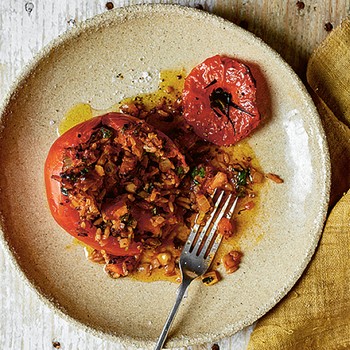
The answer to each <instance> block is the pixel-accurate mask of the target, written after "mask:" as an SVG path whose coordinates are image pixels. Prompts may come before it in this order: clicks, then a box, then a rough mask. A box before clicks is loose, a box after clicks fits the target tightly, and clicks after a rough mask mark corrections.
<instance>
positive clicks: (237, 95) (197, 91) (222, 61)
mask: <svg viewBox="0 0 350 350" xmlns="http://www.w3.org/2000/svg"><path fill="white" fill-rule="evenodd" d="M182 97H183V108H184V114H183V115H184V117H185V119H186V120H187V122H188V123H189V124H190V125H191V126H192V127H193V129H194V132H195V133H196V134H197V135H198V136H199V137H201V138H203V139H205V140H207V141H210V142H212V143H214V144H216V145H219V146H228V145H231V144H234V143H237V142H238V141H239V140H241V139H243V138H245V137H246V136H248V134H249V133H250V132H251V131H252V130H253V129H255V128H256V127H257V126H258V124H259V122H260V114H259V111H258V108H257V102H256V86H255V80H254V78H253V76H252V74H251V72H250V69H249V68H248V66H246V65H245V64H243V63H241V62H238V61H236V60H234V59H232V58H229V57H222V56H220V55H216V56H213V57H210V58H207V59H206V60H205V61H203V62H202V63H200V64H199V65H197V66H196V67H195V68H194V69H193V70H192V71H191V72H190V74H189V75H188V76H187V78H186V80H185V85H184V90H183V95H182Z"/></svg>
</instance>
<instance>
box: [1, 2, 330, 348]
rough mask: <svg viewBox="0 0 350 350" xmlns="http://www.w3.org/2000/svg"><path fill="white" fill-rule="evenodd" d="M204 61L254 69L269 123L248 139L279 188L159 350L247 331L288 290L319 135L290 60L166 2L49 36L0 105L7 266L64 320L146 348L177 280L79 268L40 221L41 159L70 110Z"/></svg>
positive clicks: (319, 170)
mask: <svg viewBox="0 0 350 350" xmlns="http://www.w3.org/2000/svg"><path fill="white" fill-rule="evenodd" d="M214 54H225V55H229V56H232V57H236V58H238V59H240V60H242V61H244V62H245V63H247V64H248V65H249V66H250V67H251V69H252V72H253V74H254V75H255V77H256V80H257V86H258V100H259V104H260V106H259V108H260V110H261V113H262V114H263V116H264V120H265V121H264V123H263V125H262V126H261V127H260V128H259V129H258V130H257V131H256V132H254V134H253V135H252V136H251V137H250V138H249V140H248V142H249V144H250V146H251V147H252V148H253V150H254V152H255V155H256V157H257V158H258V160H259V162H260V165H261V167H262V169H263V170H264V172H273V173H276V174H279V175H280V176H281V177H282V178H283V179H284V183H283V184H281V185H276V184H274V183H273V182H270V183H268V184H267V185H266V186H264V187H263V190H262V192H261V193H260V205H259V210H258V211H257V214H256V216H255V217H254V218H252V220H251V222H250V224H249V226H248V227H246V228H244V232H242V233H241V237H242V238H241V241H240V246H241V248H242V250H243V251H244V254H245V255H244V259H243V262H242V264H241V268H240V269H239V270H238V271H237V272H236V273H234V274H232V275H229V276H226V277H225V278H224V280H223V281H221V282H220V283H218V284H216V285H214V286H212V287H204V286H203V285H202V284H201V282H197V283H193V285H192V286H191V287H190V290H189V296H188V298H187V299H186V300H185V301H184V304H183V307H182V308H181V309H180V312H179V314H178V317H177V319H176V320H175V323H174V327H173V328H172V331H171V333H170V338H169V342H168V346H170V347H180V346H183V345H188V344H195V343H203V342H208V341H213V340H215V339H218V338H220V337H225V336H229V335H231V334H233V333H234V332H236V331H238V330H239V329H241V328H242V327H244V326H247V325H249V324H251V323H253V322H254V321H255V320H257V319H258V318H259V317H261V316H262V315H263V314H265V313H266V312H267V311H268V310H269V309H271V308H272V307H273V306H274V305H275V304H276V303H277V302H278V301H279V300H280V299H281V298H282V297H283V296H284V295H285V294H286V293H287V292H288V291H289V290H290V288H291V287H292V286H293V285H294V283H295V282H296V281H297V279H298V278H299V277H300V276H301V274H302V272H303V270H304V269H305V267H306V265H307V264H308V262H309V261H310V259H311V257H312V254H313V252H314V250H315V247H316V245H317V242H318V240H319V237H320V233H321V230H322V226H323V223H324V219H325V214H326V210H327V202H328V194H329V159H328V151H327V146H326V141H325V136H324V133H323V130H322V128H321V124H320V120H319V117H318V115H317V113H316V110H315V107H314V105H313V103H312V101H311V99H310V97H309V96H308V94H307V92H306V90H305V88H304V86H303V85H302V83H301V82H300V81H299V79H298V78H297V76H296V75H295V74H294V73H293V71H292V70H291V69H290V68H289V67H288V66H287V64H286V63H285V62H284V61H283V60H282V59H281V58H280V57H279V56H278V55H277V54H276V53H275V52H274V51H272V50H271V49H270V48H269V47H268V46H266V45H265V44H264V43H263V42H262V41H261V40H259V39H257V38H256V37H254V36H253V35H252V34H250V33H248V32H247V31H245V30H243V29H241V28H239V27H237V26H235V25H233V24H232V23H229V22H227V21H225V20H222V19H220V18H218V17H215V16H212V15H210V14H208V13H205V12H202V11H197V10H193V9H190V8H184V7H178V6H169V5H155V6H136V7H129V8H124V9H118V10H115V11H111V12H108V13H104V14H103V15H100V16H97V17H95V18H94V19H92V20H90V21H88V22H86V23H84V24H82V25H81V26H79V27H78V28H76V29H74V30H71V31H69V32H68V33H67V34H65V35H63V36H62V37H60V38H58V39H57V40H55V41H54V42H53V43H52V44H51V45H50V46H49V47H47V48H46V49H45V50H44V51H43V52H42V53H41V54H40V55H39V56H38V57H37V58H36V59H35V61H34V62H33V63H32V64H31V65H30V66H29V67H27V68H26V70H25V71H24V73H23V74H22V75H21V77H20V78H19V80H18V81H17V83H16V85H15V87H14V88H13V89H12V91H11V92H10V94H9V96H8V98H7V99H6V101H5V104H4V107H3V110H2V117H1V139H0V164H1V175H0V210H1V218H2V220H1V228H2V237H3V242H5V246H6V247H7V248H8V251H9V256H10V258H11V259H12V260H13V261H14V264H15V265H16V267H17V269H18V270H20V271H21V272H22V276H23V279H24V280H26V279H27V280H29V281H30V284H31V285H32V286H33V287H34V288H35V289H36V290H37V291H38V293H39V295H40V296H41V297H42V299H43V300H44V301H45V302H46V303H47V304H48V305H50V306H51V307H52V308H53V309H55V310H56V311H58V312H59V313H60V314H61V315H64V317H66V318H68V319H69V320H71V321H72V322H75V323H76V324H78V325H83V326H84V327H85V328H86V327H87V328H88V329H90V330H91V331H93V332H94V333H95V334H98V335H102V336H104V337H112V338H114V339H117V340H119V341H121V342H122V343H124V344H127V345H128V346H131V345H132V344H133V345H135V346H137V347H141V348H145V347H149V346H151V345H152V344H153V342H154V341H155V339H156V337H157V336H158V335H159V333H160V330H161V328H162V326H163V322H164V320H165V319H166V317H167V314H168V311H169V309H170V307H171V306H172V304H173V302H174V299H175V294H176V289H177V285H176V284H175V283H171V282H161V281H160V282H152V283H145V282H138V281H135V280H131V279H128V278H125V279H119V280H113V279H111V278H108V277H107V276H106V275H105V274H104V273H103V272H102V269H101V266H100V265H97V264H92V263H90V262H88V261H87V260H86V259H85V258H84V253H83V250H82V248H81V247H80V246H77V247H74V245H73V246H72V238H71V236H69V235H68V234H66V233H64V232H63V231H62V229H60V227H58V225H57V224H56V223H55V222H54V220H53V219H52V217H51V215H50V212H49V209H48V206H47V203H46V196H45V190H44V181H43V166H44V161H45V158H46V155H47V153H48V150H49V148H50V145H51V144H52V143H53V141H54V140H55V139H56V138H57V125H58V124H59V122H60V120H61V119H62V117H63V115H64V113H65V112H66V111H67V110H68V109H69V108H71V107H72V106H74V105H76V104H77V103H80V102H88V103H90V104H91V105H92V106H93V107H94V108H97V109H105V108H108V107H109V106H111V105H113V104H115V103H116V102H118V101H119V100H120V99H121V98H123V97H124V96H133V95H135V94H138V93H140V92H145V91H152V90H154V89H156V87H157V83H158V74H159V71H160V70H164V69H180V68H185V69H186V70H187V71H189V70H190V69H191V68H192V67H193V66H195V65H196V64H198V63H199V62H201V61H202V60H204V59H205V58H207V57H209V56H212V55H214ZM119 73H121V74H122V75H123V77H124V79H118V77H120V75H119ZM67 247H71V248H67Z"/></svg>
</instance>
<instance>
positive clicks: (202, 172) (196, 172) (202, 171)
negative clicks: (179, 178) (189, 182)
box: [191, 167, 205, 178]
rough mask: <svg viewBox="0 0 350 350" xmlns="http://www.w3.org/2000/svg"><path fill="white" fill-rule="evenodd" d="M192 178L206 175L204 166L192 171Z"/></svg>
mask: <svg viewBox="0 0 350 350" xmlns="http://www.w3.org/2000/svg"><path fill="white" fill-rule="evenodd" d="M191 176H192V178H195V177H196V176H199V177H202V178H204V177H205V169H204V168H197V167H195V168H194V169H193V170H192V172H191Z"/></svg>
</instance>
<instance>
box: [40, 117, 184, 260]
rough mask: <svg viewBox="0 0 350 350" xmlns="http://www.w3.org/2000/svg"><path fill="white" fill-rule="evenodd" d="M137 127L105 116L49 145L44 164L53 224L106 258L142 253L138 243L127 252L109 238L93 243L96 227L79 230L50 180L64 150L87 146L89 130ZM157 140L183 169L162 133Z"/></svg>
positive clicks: (75, 215) (71, 211) (58, 186)
mask: <svg viewBox="0 0 350 350" xmlns="http://www.w3.org/2000/svg"><path fill="white" fill-rule="evenodd" d="M130 122H132V123H135V122H137V123H139V122H140V120H139V119H137V118H134V117H131V116H128V115H125V114H121V113H109V114H106V115H103V116H100V117H96V118H93V119H90V120H88V121H86V122H83V123H81V124H79V125H77V126H75V127H73V128H72V129H70V130H68V131H67V132H66V133H64V134H63V135H62V136H60V137H59V138H58V139H57V140H56V141H55V142H54V144H53V145H52V147H51V149H50V151H49V154H48V156H47V159H46V163H45V184H46V193H47V198H48V203H49V207H50V210H51V213H52V216H53V217H54V219H55V220H56V221H57V223H58V224H59V225H60V226H61V227H62V228H63V229H65V230H66V231H67V232H68V233H69V234H71V235H72V236H74V237H75V238H77V239H78V240H80V241H82V242H84V243H85V244H87V245H88V246H90V247H92V248H94V249H97V250H101V249H103V250H105V251H106V252H107V253H108V254H112V255H116V256H131V255H136V254H139V253H140V252H141V250H142V244H141V243H140V242H132V243H131V245H130V246H129V247H128V249H127V250H125V249H124V248H120V246H119V242H118V240H117V239H116V238H115V237H113V236H110V237H109V238H108V239H107V240H106V244H105V245H103V246H101V245H100V244H99V243H98V242H97V241H95V233H96V227H95V226H93V225H90V226H89V225H87V226H86V227H85V228H84V230H83V231H84V233H83V235H82V229H81V228H80V223H79V221H80V220H79V214H78V212H77V210H75V209H74V208H72V207H71V205H70V203H69V200H68V199H67V197H66V196H64V195H63V194H62V193H61V184H60V182H59V181H57V180H55V179H54V178H53V177H54V176H59V175H60V173H61V172H62V166H63V154H64V149H65V148H67V147H74V146H76V145H78V144H80V143H84V142H87V141H88V140H89V138H90V136H91V134H92V133H93V129H94V128H96V127H100V126H103V125H104V126H107V127H110V128H113V129H114V130H120V129H122V128H123V127H124V125H125V124H128V123H130ZM157 133H158V135H160V137H161V138H163V139H166V140H167V142H166V144H167V148H168V152H169V154H170V153H176V154H177V156H178V158H179V159H180V162H183V164H184V166H187V165H186V162H185V159H184V157H183V156H182V155H181V154H180V153H179V151H178V150H177V148H176V146H175V145H174V143H173V142H172V141H171V140H170V139H169V138H168V137H167V136H166V135H164V134H163V133H161V132H159V131H158V132H157Z"/></svg>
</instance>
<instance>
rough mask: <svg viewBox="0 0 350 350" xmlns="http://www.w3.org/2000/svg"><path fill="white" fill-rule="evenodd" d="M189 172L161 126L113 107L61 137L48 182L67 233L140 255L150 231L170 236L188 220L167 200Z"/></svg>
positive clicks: (48, 170) (103, 248)
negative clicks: (179, 222) (114, 111)
mask: <svg viewBox="0 0 350 350" xmlns="http://www.w3.org/2000/svg"><path fill="white" fill-rule="evenodd" d="M188 170H189V167H188V166H187V164H186V162H185V159H184V157H183V155H182V154H181V153H180V152H179V151H178V149H177V147H176V146H175V144H174V143H173V142H172V141H171V140H170V139H169V138H168V137H167V136H166V135H164V134H163V133H162V132H160V131H157V130H156V129H154V128H153V127H152V126H150V125H149V124H147V123H146V122H144V121H141V120H139V119H137V118H134V117H131V116H128V115H125V114H121V113H109V114H106V115H103V116H100V117H96V118H93V119H91V120H88V121H86V122H83V123H81V124H79V125H77V126H75V127H73V128H72V129H70V130H69V131H67V132H66V133H65V134H63V135H62V136H61V137H59V138H58V139H57V140H56V141H55V143H54V144H53V145H52V147H51V149H50V151H49V154H48V157H47V159H46V163H45V183H46V191H47V197H48V201H49V206H50V209H51V212H52V215H53V217H54V218H55V220H56V221H57V223H58V224H59V225H60V226H61V227H62V228H64V229H65V230H66V231H67V232H68V233H70V234H71V235H72V236H74V237H76V238H77V239H78V240H80V241H82V242H84V243H85V244H87V245H89V246H90V247H92V248H94V249H97V250H101V251H105V252H106V253H107V254H112V255H115V256H128V255H129V256H135V255H137V254H139V253H140V252H141V251H142V249H143V243H144V241H145V239H144V236H146V237H151V236H155V237H157V236H160V235H161V234H162V235H163V237H164V236H165V237H166V234H167V232H170V231H171V229H172V227H173V226H174V225H176V224H177V223H178V221H179V220H180V219H181V213H180V212H177V211H172V210H170V209H171V208H170V209H169V208H168V207H167V206H166V202H167V201H166V199H167V198H168V197H169V196H171V195H172V193H173V191H174V190H175V189H176V188H177V187H178V185H179V184H180V181H181V179H182V177H184V176H185V175H186V173H187V172H188ZM136 193H137V200H135V196H136ZM164 198H165V200H164ZM160 199H163V200H160ZM159 213H162V216H160V215H158V214H159Z"/></svg>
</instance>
